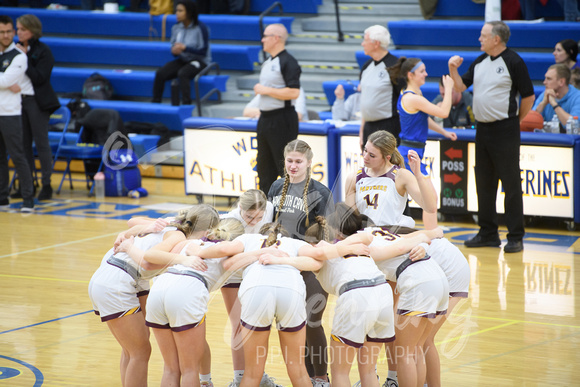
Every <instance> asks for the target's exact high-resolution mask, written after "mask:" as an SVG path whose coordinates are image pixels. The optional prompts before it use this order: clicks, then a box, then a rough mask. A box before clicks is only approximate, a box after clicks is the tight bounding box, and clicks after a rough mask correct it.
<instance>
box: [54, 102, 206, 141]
mask: <svg viewBox="0 0 580 387" xmlns="http://www.w3.org/2000/svg"><path fill="white" fill-rule="evenodd" d="M69 101H70V99H68V98H60V103H61V105H65V106H66V104H68V103H69ZM87 102H88V104H89V105H90V107H91V108H92V109H114V110H116V111H118V112H119V114H120V115H121V118H122V119H123V121H142V122H161V123H162V124H164V125H165V126H167V128H169V130H171V131H173V132H176V133H177V134H181V133H183V120H184V119H186V118H188V117H191V115H192V112H193V109H194V108H195V106H194V105H181V106H171V105H165V104H160V103H149V102H134V101H112V100H106V101H103V100H96V99H89V100H87Z"/></svg>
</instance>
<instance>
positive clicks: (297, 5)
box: [43, 0, 322, 13]
mask: <svg viewBox="0 0 580 387" xmlns="http://www.w3.org/2000/svg"><path fill="white" fill-rule="evenodd" d="M102 1H103V2H104V0H102ZM278 1H280V3H282V6H283V7H284V12H289V13H318V7H317V6H318V5H320V4H322V0H278ZM52 2H53V1H52V0H43V3H44V4H45V5H47V6H48V5H49V4H50V3H52ZM117 2H118V3H119V5H120V6H121V5H122V6H124V7H125V8H129V6H130V5H131V1H130V0H118V1H117ZM273 2H274V1H273V0H252V1H251V7H250V12H252V13H261V12H262V11H264V10H266V9H267V8H268V7H270V5H272V3H273ZM59 4H62V5H66V6H69V7H76V8H79V7H80V4H81V2H80V0H59ZM275 10H278V8H276V9H275Z"/></svg>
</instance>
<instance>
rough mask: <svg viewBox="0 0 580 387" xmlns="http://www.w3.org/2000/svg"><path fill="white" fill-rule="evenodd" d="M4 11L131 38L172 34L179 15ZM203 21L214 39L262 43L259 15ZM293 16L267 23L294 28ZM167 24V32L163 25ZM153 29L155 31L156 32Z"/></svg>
mask: <svg viewBox="0 0 580 387" xmlns="http://www.w3.org/2000/svg"><path fill="white" fill-rule="evenodd" d="M2 13H3V14H5V15H8V16H10V17H12V18H13V19H16V18H17V17H19V16H21V15H23V14H25V13H32V14H34V15H36V16H37V17H38V18H39V19H40V20H41V21H42V29H43V31H44V33H45V34H68V35H75V36H78V35H85V36H86V35H91V36H97V35H101V36H118V37H131V38H147V37H150V36H153V37H155V38H159V37H160V36H162V35H165V36H166V37H167V40H169V37H170V36H171V27H172V26H173V25H174V24H175V23H176V18H175V15H168V16H167V17H166V20H165V24H164V23H163V19H164V17H163V16H153V17H151V16H149V14H148V13H136V12H120V13H114V14H111V13H103V12H91V11H78V10H69V11H54V10H46V9H37V8H32V9H29V8H2ZM199 20H200V21H202V22H204V23H205V24H206V25H207V26H208V27H209V29H210V39H211V40H212V41H214V40H243V41H254V42H259V41H260V40H261V39H262V32H261V31H260V24H259V16H244V15H200V16H199ZM293 20H294V18H293V17H289V16H266V17H264V26H266V25H268V24H273V23H281V24H284V25H285V26H286V28H287V29H288V31H290V32H291V31H292V21H293ZM164 25H165V33H163V32H164V31H163V26H164ZM152 32H153V34H152Z"/></svg>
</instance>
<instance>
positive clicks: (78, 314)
mask: <svg viewBox="0 0 580 387" xmlns="http://www.w3.org/2000/svg"><path fill="white" fill-rule="evenodd" d="M92 311H93V310H92V309H91V310H86V311H84V312H79V313H74V314H70V315H68V316H64V317H57V318H53V319H51V320H46V321H41V322H38V323H34V324H30V325H25V326H23V327H18V328H13V329H9V330H7V331H3V332H0V335H2V334H4V333H10V332H15V331H20V330H22V329H26V328H32V327H36V326H39V325H44V324H48V323H51V322H55V321H59V320H64V319H67V318H71V317H76V316H82V315H83V314H87V313H91V312H92Z"/></svg>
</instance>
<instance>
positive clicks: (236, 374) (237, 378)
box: [234, 370, 244, 383]
mask: <svg viewBox="0 0 580 387" xmlns="http://www.w3.org/2000/svg"><path fill="white" fill-rule="evenodd" d="M243 377H244V370H234V382H235V383H241V382H242V378H243Z"/></svg>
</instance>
